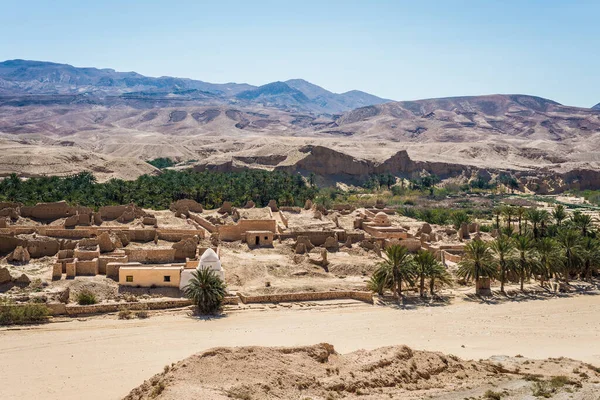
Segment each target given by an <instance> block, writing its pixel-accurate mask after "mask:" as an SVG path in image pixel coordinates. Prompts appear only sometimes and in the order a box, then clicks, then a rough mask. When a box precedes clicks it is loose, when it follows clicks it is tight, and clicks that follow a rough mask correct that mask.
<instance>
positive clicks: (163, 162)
mask: <svg viewBox="0 0 600 400" xmlns="http://www.w3.org/2000/svg"><path fill="white" fill-rule="evenodd" d="M146 162H147V163H148V164H150V165H152V166H154V167H156V168H158V169H165V168H168V167H172V166H173V165H175V164H176V162H175V161H173V160H171V159H170V158H163V157H161V158H155V159H154V160H150V161H146Z"/></svg>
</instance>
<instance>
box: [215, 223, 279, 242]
mask: <svg viewBox="0 0 600 400" xmlns="http://www.w3.org/2000/svg"><path fill="white" fill-rule="evenodd" d="M217 229H218V231H219V239H221V240H224V241H236V240H242V239H243V237H244V235H245V234H246V232H247V231H271V232H273V233H277V221H275V220H274V219H241V220H240V221H239V222H238V223H237V224H236V225H219V226H218V228H217Z"/></svg>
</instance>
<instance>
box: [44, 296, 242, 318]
mask: <svg viewBox="0 0 600 400" xmlns="http://www.w3.org/2000/svg"><path fill="white" fill-rule="evenodd" d="M238 303H239V298H238V297H235V296H227V297H225V299H223V304H224V305H236V304H238ZM191 305H192V301H191V300H189V299H169V300H156V301H148V302H129V303H107V304H93V305H89V306H80V305H75V304H74V305H67V306H64V307H60V306H59V307H56V309H52V308H51V313H52V315H64V314H66V315H68V316H72V317H76V316H79V315H90V314H104V313H112V312H118V311H119V310H120V309H121V308H126V309H128V310H132V311H136V310H165V309H168V308H181V307H189V306H191ZM63 310H64V312H63Z"/></svg>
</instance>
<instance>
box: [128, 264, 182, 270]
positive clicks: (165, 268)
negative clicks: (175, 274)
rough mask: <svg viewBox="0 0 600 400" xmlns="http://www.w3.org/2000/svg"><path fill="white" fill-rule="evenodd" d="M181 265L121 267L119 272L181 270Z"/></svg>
mask: <svg viewBox="0 0 600 400" xmlns="http://www.w3.org/2000/svg"><path fill="white" fill-rule="evenodd" d="M182 269H183V265H133V266H122V267H121V268H119V271H129V270H132V271H137V270H168V271H175V270H182Z"/></svg>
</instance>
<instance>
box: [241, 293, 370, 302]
mask: <svg viewBox="0 0 600 400" xmlns="http://www.w3.org/2000/svg"><path fill="white" fill-rule="evenodd" d="M238 296H239V297H240V299H241V300H242V303H244V304H248V303H282V302H294V301H318V300H341V299H353V300H359V301H364V302H366V303H370V304H373V293H371V292H362V291H343V292H342V291H340V292H334V291H332V292H300V293H281V294H267V295H257V296H246V295H244V294H242V293H238Z"/></svg>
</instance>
